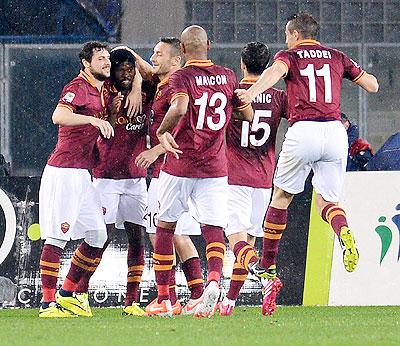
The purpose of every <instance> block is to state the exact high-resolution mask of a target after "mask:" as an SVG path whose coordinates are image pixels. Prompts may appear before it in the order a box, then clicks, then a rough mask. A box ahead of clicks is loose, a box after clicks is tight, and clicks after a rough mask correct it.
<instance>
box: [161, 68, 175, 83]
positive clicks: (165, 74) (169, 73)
mask: <svg viewBox="0 0 400 346" xmlns="http://www.w3.org/2000/svg"><path fill="white" fill-rule="evenodd" d="M179 69H180V67H176V68H175V67H173V68H171V69H170V70H169V71H168V72H167V73H163V74H159V75H158V78H160V81H161V80H166V79H168V78H169V77H171V75H172V74H173V73H174V72H176V71H178V70H179Z"/></svg>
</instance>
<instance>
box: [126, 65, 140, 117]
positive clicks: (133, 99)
mask: <svg viewBox="0 0 400 346" xmlns="http://www.w3.org/2000/svg"><path fill="white" fill-rule="evenodd" d="M142 81H143V78H142V76H141V74H140V73H139V72H138V70H137V69H136V73H135V78H134V79H133V82H132V90H131V91H130V93H129V94H128V96H127V97H126V102H125V105H124V108H128V110H127V116H128V118H129V119H131V118H132V117H133V116H135V115H136V114H141V113H142Z"/></svg>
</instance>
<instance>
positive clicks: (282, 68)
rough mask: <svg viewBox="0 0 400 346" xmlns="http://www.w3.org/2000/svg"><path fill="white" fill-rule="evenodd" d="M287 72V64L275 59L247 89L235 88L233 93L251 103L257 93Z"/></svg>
mask: <svg viewBox="0 0 400 346" xmlns="http://www.w3.org/2000/svg"><path fill="white" fill-rule="evenodd" d="M287 72H288V68H287V65H286V64H285V63H283V62H281V61H276V62H274V63H273V64H272V66H270V67H268V68H267V69H266V70H265V71H264V72H263V73H262V74H261V76H260V78H259V79H258V81H257V82H256V83H254V84H253V85H252V86H251V87H250V88H249V89H247V90H245V89H236V90H235V93H236V95H237V96H238V97H239V99H240V101H242V102H243V103H251V101H252V100H253V99H254V98H255V97H256V96H257V95H259V94H261V93H262V92H263V91H265V90H267V89H269V88H271V87H273V86H274V85H275V84H276V83H278V82H279V80H280V79H281V78H282V77H283V76H285V75H286V74H287Z"/></svg>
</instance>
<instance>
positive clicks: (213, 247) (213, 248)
mask: <svg viewBox="0 0 400 346" xmlns="http://www.w3.org/2000/svg"><path fill="white" fill-rule="evenodd" d="M201 232H202V234H203V237H204V239H205V241H206V257H207V265H208V276H207V284H208V283H210V282H211V281H216V282H217V283H219V280H220V278H221V274H222V266H223V262H224V255H225V249H226V246H225V238H224V232H223V230H222V227H217V226H210V225H205V226H202V227H201Z"/></svg>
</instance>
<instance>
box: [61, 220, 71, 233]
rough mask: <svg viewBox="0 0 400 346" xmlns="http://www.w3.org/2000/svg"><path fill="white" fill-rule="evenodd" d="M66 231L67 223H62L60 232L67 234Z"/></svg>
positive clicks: (67, 228)
mask: <svg viewBox="0 0 400 346" xmlns="http://www.w3.org/2000/svg"><path fill="white" fill-rule="evenodd" d="M68 230H69V223H68V222H63V223H62V224H61V231H62V232H63V233H67V232H68Z"/></svg>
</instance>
